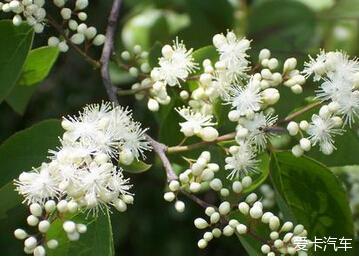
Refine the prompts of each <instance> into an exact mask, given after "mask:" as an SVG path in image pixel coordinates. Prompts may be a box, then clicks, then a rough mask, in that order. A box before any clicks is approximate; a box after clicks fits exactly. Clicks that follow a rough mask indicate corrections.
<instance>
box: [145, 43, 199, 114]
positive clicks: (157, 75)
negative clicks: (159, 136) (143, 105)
mask: <svg viewBox="0 0 359 258" xmlns="http://www.w3.org/2000/svg"><path fill="white" fill-rule="evenodd" d="M158 65H159V66H158V67H155V68H153V69H152V71H151V79H152V81H153V86H152V89H151V90H150V95H151V97H150V98H149V100H148V108H149V109H150V110H151V111H157V110H158V109H159V104H162V105H167V104H169V102H170V101H171V98H170V96H168V94H167V89H166V87H167V85H168V86H170V87H174V86H179V87H180V86H181V85H180V82H181V81H185V80H186V79H187V78H188V76H189V75H190V74H191V73H192V72H193V71H194V70H195V69H196V68H197V64H196V63H195V62H194V60H193V57H192V49H190V50H187V49H186V46H185V45H184V44H183V43H182V42H179V41H178V39H176V41H174V42H173V45H172V46H170V45H165V46H163V47H162V57H160V58H159V59H158Z"/></svg>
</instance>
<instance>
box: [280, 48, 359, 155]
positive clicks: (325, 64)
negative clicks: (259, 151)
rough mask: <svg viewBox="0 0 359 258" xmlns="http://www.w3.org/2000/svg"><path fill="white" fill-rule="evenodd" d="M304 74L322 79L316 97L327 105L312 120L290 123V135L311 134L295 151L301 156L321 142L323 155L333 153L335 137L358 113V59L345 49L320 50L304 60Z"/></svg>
mask: <svg viewBox="0 0 359 258" xmlns="http://www.w3.org/2000/svg"><path fill="white" fill-rule="evenodd" d="M303 74H305V75H306V76H307V77H308V76H310V75H312V74H314V81H319V80H322V81H323V82H322V84H321V85H320V87H319V90H317V95H316V97H317V98H318V99H319V100H321V101H322V102H325V104H323V105H322V106H321V108H320V110H319V114H313V115H312V118H311V120H312V121H311V122H310V123H308V122H307V121H305V120H303V121H300V123H299V125H298V124H297V123H296V122H294V121H291V122H290V123H289V124H288V127H287V129H288V131H289V134H290V135H293V136H294V135H296V134H298V133H301V135H303V132H305V133H307V134H308V137H307V138H305V137H302V139H301V140H300V141H299V144H298V145H295V146H294V147H293V149H292V152H293V154H294V155H296V156H301V155H302V154H303V153H304V151H309V150H310V149H311V146H315V145H319V148H320V150H321V151H322V152H323V153H324V154H327V155H330V154H331V153H332V152H333V151H334V150H335V146H334V136H335V135H338V134H342V133H343V132H344V129H343V128H342V127H344V126H345V125H347V124H349V126H351V125H352V123H354V122H355V119H356V118H357V117H358V114H359V113H358V112H359V89H358V86H359V62H358V61H357V59H349V57H348V56H347V55H346V54H345V53H343V52H339V51H337V52H328V53H325V52H324V51H321V52H320V54H318V55H317V57H316V59H313V58H312V57H310V61H309V62H307V63H305V69H304V70H303Z"/></svg>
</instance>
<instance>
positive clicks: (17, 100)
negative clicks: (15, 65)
mask: <svg viewBox="0 0 359 258" xmlns="http://www.w3.org/2000/svg"><path fill="white" fill-rule="evenodd" d="M58 55H59V50H58V48H55V47H41V48H37V49H34V50H31V51H30V53H29V55H28V56H27V58H26V61H25V64H24V67H23V70H22V73H21V75H20V79H19V80H18V81H17V83H16V86H15V87H14V88H13V89H12V91H11V93H10V94H9V96H8V97H7V98H6V102H7V103H8V104H9V105H10V106H11V107H12V108H13V109H14V110H15V111H16V112H17V113H19V114H21V115H22V114H23V113H24V111H25V109H26V106H27V104H28V102H29V100H30V98H31V96H32V94H33V93H34V92H35V90H36V89H37V86H38V85H37V84H38V83H40V82H41V81H43V80H44V79H45V78H46V77H47V76H48V74H49V72H50V70H51V68H52V66H53V65H54V63H55V61H56V60H57V57H58Z"/></svg>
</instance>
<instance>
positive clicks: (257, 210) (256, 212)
mask: <svg viewBox="0 0 359 258" xmlns="http://www.w3.org/2000/svg"><path fill="white" fill-rule="evenodd" d="M249 215H250V216H251V217H252V218H253V219H259V218H260V217H262V215H263V211H262V208H261V207H260V206H258V205H255V206H253V207H252V208H251V209H250V210H249Z"/></svg>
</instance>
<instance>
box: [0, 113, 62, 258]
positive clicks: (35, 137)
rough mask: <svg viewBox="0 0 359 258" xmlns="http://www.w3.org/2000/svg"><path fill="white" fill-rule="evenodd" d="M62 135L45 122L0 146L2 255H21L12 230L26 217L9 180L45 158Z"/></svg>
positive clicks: (55, 123)
mask: <svg viewBox="0 0 359 258" xmlns="http://www.w3.org/2000/svg"><path fill="white" fill-rule="evenodd" d="M61 133H62V129H61V126H60V122H59V121H58V120H46V121H43V122H41V123H38V124H36V125H34V126H32V127H30V128H27V129H25V130H23V131H20V132H18V133H16V134H14V135H13V136H11V137H10V138H9V139H7V140H6V141H5V142H4V143H3V144H2V145H1V146H0V196H1V203H0V232H3V233H1V234H0V241H1V243H2V250H1V254H2V255H23V251H22V250H23V242H22V241H19V240H16V239H15V238H14V236H13V231H14V230H15V229H16V228H19V227H24V228H25V227H26V225H25V224H26V216H27V214H28V212H27V208H26V206H25V205H22V204H21V201H22V198H21V196H19V194H18V193H17V192H15V190H14V185H13V179H15V178H17V177H18V175H19V174H20V173H21V172H23V171H28V170H30V169H31V167H36V166H39V165H40V164H41V162H43V161H44V160H45V159H46V157H47V154H48V153H47V151H48V149H54V148H55V146H56V145H57V144H58V136H59V135H60V134H61Z"/></svg>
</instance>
